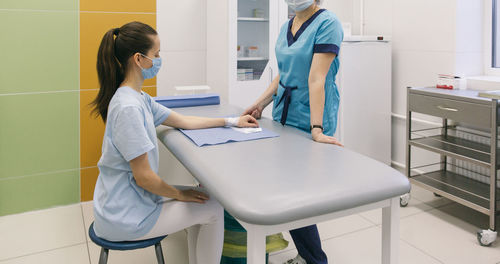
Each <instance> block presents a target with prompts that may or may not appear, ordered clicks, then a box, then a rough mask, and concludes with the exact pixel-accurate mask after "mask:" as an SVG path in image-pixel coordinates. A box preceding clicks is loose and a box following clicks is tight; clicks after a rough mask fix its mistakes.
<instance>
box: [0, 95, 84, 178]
mask: <svg viewBox="0 0 500 264" xmlns="http://www.w3.org/2000/svg"><path fill="white" fill-rule="evenodd" d="M78 103H79V92H61V93H47V94H26V95H10V96H0V120H2V126H1V127H0V179H2V178H11V177H18V176H25V175H31V174H36V173H46V172H51V171H58V170H67V169H76V168H78V167H79V162H80V161H79V153H78V152H79V135H78V134H79V119H78V117H79V108H78ZM0 184H1V183H0Z"/></svg>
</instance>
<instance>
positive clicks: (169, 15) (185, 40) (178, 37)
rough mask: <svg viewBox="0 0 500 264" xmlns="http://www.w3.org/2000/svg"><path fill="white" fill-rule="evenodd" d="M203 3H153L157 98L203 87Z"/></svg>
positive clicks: (205, 77)
mask: <svg viewBox="0 0 500 264" xmlns="http://www.w3.org/2000/svg"><path fill="white" fill-rule="evenodd" d="M206 9H207V1H200V0H182V1H157V13H158V14H157V27H158V33H159V34H160V38H161V48H160V55H161V57H162V59H163V65H162V68H161V70H160V72H159V74H158V95H173V94H174V93H175V90H174V86H178V85H203V84H206V79H207V70H206V60H207V41H206V39H207V29H206V21H207V16H206Z"/></svg>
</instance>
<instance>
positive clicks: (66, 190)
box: [0, 170, 80, 215]
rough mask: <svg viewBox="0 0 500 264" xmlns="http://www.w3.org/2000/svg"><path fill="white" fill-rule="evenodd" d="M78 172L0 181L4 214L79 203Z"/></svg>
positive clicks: (0, 209) (0, 201)
mask: <svg viewBox="0 0 500 264" xmlns="http://www.w3.org/2000/svg"><path fill="white" fill-rule="evenodd" d="M78 182H79V170H74V171H69V172H60V173H54V174H46V175H39V176H36V177H20V178H14V179H9V180H0V212H1V215H6V214H15V213H21V212H26V211H31V210H37V209H44V208H49V207H53V206H57V205H62V204H72V203H78V202H79V201H80V196H79V185H78Z"/></svg>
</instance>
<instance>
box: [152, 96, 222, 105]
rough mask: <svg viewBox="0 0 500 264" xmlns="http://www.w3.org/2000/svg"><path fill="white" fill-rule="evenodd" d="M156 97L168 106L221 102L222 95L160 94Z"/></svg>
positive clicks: (156, 99)
mask: <svg viewBox="0 0 500 264" xmlns="http://www.w3.org/2000/svg"><path fill="white" fill-rule="evenodd" d="M154 99H155V101H156V102H158V103H159V104H162V105H164V106H166V107H168V108H176V107H189V106H202V105H218V104H220V97H219V95H218V94H192V95H178V96H158V97H155V98H154Z"/></svg>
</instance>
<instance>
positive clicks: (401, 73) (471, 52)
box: [323, 0, 483, 164]
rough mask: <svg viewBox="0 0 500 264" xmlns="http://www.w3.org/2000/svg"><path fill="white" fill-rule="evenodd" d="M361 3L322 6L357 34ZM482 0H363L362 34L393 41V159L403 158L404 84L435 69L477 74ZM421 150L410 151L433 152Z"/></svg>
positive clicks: (349, 0) (348, 0)
mask: <svg viewBox="0 0 500 264" xmlns="http://www.w3.org/2000/svg"><path fill="white" fill-rule="evenodd" d="M360 3H361V0H324V4H323V6H324V7H325V8H327V9H330V10H332V11H333V12H335V13H337V15H338V16H339V18H340V19H341V20H342V21H343V22H351V23H352V25H353V34H356V33H359V32H360V27H361V24H360V22H359V21H360V15H359V14H360V13H361V11H360V6H361V5H360ZM482 4H483V1H479V0H477V1H470V0H439V1H436V0H364V9H363V10H364V25H363V26H364V27H363V29H364V33H365V35H384V36H391V37H392V41H393V71H392V74H393V78H392V112H393V113H394V114H395V115H394V116H396V117H393V122H392V135H393V140H392V160H393V162H395V163H398V164H404V162H405V127H406V121H405V119H404V118H400V117H401V116H402V117H404V116H406V87H408V86H431V85H435V82H436V78H437V74H438V73H446V74H456V75H468V76H471V75H479V74H482V55H481V54H482V39H483V37H482V34H483V30H482V15H483V5H482ZM341 67H342V65H341ZM398 116H399V117H398ZM416 117H417V118H418V119H423V120H428V121H437V122H439V120H438V119H434V118H430V117H426V116H421V115H416ZM416 125H418V126H423V127H427V126H428V124H425V123H419V124H416ZM424 153H426V152H422V153H418V154H417V155H416V156H417V157H414V158H415V159H416V160H417V162H419V160H428V159H429V158H435V157H434V156H433V155H428V154H424Z"/></svg>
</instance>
